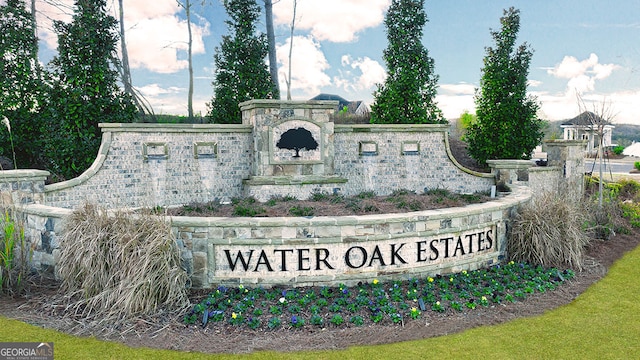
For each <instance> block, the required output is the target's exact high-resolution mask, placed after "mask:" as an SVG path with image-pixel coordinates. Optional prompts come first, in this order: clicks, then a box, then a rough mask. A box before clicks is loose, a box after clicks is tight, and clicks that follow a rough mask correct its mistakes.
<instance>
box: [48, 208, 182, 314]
mask: <svg viewBox="0 0 640 360" xmlns="http://www.w3.org/2000/svg"><path fill="white" fill-rule="evenodd" d="M60 254H61V256H60V261H59V276H60V278H61V280H62V286H61V288H62V290H63V291H64V292H65V298H66V299H68V302H69V306H68V307H69V308H70V309H73V310H74V311H75V314H76V315H79V316H82V317H84V318H94V319H97V320H102V321H107V320H109V321H111V320H118V319H121V320H124V319H128V318H131V317H134V316H139V315H151V314H154V313H157V312H159V311H161V310H167V311H182V310H183V309H186V308H187V307H188V306H189V300H188V297H187V286H186V285H187V279H188V277H187V273H186V271H185V270H183V269H182V268H181V266H180V254H179V250H178V248H177V245H176V242H175V240H174V239H173V237H172V234H171V227H170V225H169V224H168V223H166V222H165V221H163V219H161V218H158V217H154V216H151V215H136V216H132V215H131V214H128V213H125V212H118V211H116V212H115V213H114V214H108V213H107V211H106V210H104V209H100V208H98V207H97V206H95V205H84V206H83V207H81V208H79V209H77V210H75V211H74V212H73V213H72V214H71V215H70V216H69V218H68V220H67V222H66V229H65V232H64V234H63V235H62V237H61V239H60Z"/></svg>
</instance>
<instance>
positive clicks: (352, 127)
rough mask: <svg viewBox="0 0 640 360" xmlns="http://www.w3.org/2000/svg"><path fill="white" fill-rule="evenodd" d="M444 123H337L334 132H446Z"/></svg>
mask: <svg viewBox="0 0 640 360" xmlns="http://www.w3.org/2000/svg"><path fill="white" fill-rule="evenodd" d="M447 129H449V125H444V124H336V125H334V132H337V133H338V132H339V133H347V132H446V131H447Z"/></svg>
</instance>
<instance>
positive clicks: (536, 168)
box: [529, 166, 560, 173]
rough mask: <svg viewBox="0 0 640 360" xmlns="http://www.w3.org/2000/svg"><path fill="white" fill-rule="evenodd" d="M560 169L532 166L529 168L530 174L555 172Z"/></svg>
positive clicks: (557, 167) (556, 167)
mask: <svg viewBox="0 0 640 360" xmlns="http://www.w3.org/2000/svg"><path fill="white" fill-rule="evenodd" d="M559 170H560V167H559V166H532V167H530V168H529V172H530V173H532V172H553V171H559Z"/></svg>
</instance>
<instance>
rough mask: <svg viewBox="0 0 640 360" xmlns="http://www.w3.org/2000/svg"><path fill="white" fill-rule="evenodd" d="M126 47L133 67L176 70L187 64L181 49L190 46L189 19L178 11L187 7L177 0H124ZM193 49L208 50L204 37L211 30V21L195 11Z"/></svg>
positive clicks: (151, 69) (200, 51)
mask: <svg viewBox="0 0 640 360" xmlns="http://www.w3.org/2000/svg"><path fill="white" fill-rule="evenodd" d="M124 10H125V26H126V27H127V29H128V30H126V33H125V35H126V39H127V50H128V51H129V64H130V65H131V67H132V68H145V69H148V70H150V71H153V72H157V73H173V72H176V71H179V70H181V69H186V68H187V67H188V62H187V60H185V59H184V58H185V57H184V56H183V59H180V56H179V54H180V52H186V51H187V49H188V45H187V40H188V29H187V22H186V21H185V20H181V19H180V18H179V17H178V16H177V14H179V13H180V12H182V11H184V10H183V9H182V8H181V7H180V6H178V4H177V2H175V1H165V2H155V3H154V5H153V6H149V4H148V3H145V2H140V1H133V0H126V1H125V2H124ZM191 21H192V23H191V31H192V38H193V42H192V53H193V54H194V55H195V54H201V53H204V52H205V47H204V41H203V37H204V36H206V35H208V34H209V23H208V22H206V21H205V20H203V19H201V18H199V17H198V16H196V15H194V14H192V19H191ZM198 23H200V24H198Z"/></svg>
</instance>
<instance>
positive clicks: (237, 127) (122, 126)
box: [98, 123, 253, 133]
mask: <svg viewBox="0 0 640 360" xmlns="http://www.w3.org/2000/svg"><path fill="white" fill-rule="evenodd" d="M98 126H99V127H100V128H101V129H102V132H103V133H107V132H141V133H149V132H164V133H230V132H240V133H250V132H252V131H253V126H250V125H244V124H149V123H100V124H98Z"/></svg>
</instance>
